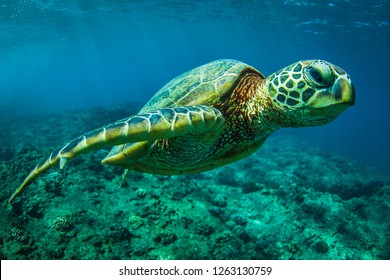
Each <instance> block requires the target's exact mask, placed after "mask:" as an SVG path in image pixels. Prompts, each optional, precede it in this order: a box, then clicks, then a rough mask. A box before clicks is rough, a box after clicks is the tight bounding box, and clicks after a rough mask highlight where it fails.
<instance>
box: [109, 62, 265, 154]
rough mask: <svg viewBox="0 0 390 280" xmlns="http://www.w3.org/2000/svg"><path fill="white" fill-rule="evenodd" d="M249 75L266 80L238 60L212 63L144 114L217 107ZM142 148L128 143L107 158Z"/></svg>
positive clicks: (176, 83)
mask: <svg viewBox="0 0 390 280" xmlns="http://www.w3.org/2000/svg"><path fill="white" fill-rule="evenodd" d="M247 72H252V73H256V74H258V75H259V76H260V77H262V78H264V76H263V75H262V74H261V73H260V72H259V71H257V70H256V69H254V68H253V67H251V66H249V65H247V64H245V63H242V62H240V61H237V60H232V59H220V60H215V61H212V62H210V63H207V64H205V65H202V66H199V67H197V68H194V69H192V70H189V71H187V72H185V73H183V74H181V75H179V76H177V77H176V78H174V79H173V80H171V81H170V82H168V83H167V84H166V85H165V86H163V87H162V88H161V89H160V90H159V91H158V92H157V93H156V94H155V95H154V96H153V97H152V99H150V100H149V102H148V103H146V104H145V106H144V107H143V108H142V109H141V110H140V113H146V112H150V111H154V110H158V109H161V108H170V107H178V106H191V105H214V104H216V103H218V102H221V101H222V100H224V98H225V97H228V96H229V95H230V94H231V92H232V90H233V89H234V87H235V85H236V84H237V83H238V82H239V80H240V78H241V77H242V75H244V74H245V73H247ZM138 144H139V143H128V144H122V145H118V146H114V147H113V148H112V149H111V151H110V153H109V154H108V156H107V157H111V156H113V155H115V154H117V153H121V152H122V150H123V149H124V148H128V147H132V146H133V147H135V146H137V145H138ZM140 144H141V143H140ZM141 146H142V144H141Z"/></svg>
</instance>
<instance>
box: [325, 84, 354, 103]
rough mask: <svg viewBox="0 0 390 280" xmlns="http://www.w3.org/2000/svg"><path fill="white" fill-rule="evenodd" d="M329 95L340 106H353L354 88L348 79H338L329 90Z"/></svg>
mask: <svg viewBox="0 0 390 280" xmlns="http://www.w3.org/2000/svg"><path fill="white" fill-rule="evenodd" d="M330 91H331V93H332V95H333V96H334V98H335V99H336V101H339V102H340V103H341V104H344V105H347V106H351V105H354V104H355V87H354V86H353V84H352V82H351V81H350V80H349V79H346V78H344V77H341V78H339V79H338V80H337V81H336V82H335V83H334V85H333V87H332V88H331V90H330Z"/></svg>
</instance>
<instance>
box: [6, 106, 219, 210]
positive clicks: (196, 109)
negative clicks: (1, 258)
mask: <svg viewBox="0 0 390 280" xmlns="http://www.w3.org/2000/svg"><path fill="white" fill-rule="evenodd" d="M223 123H224V118H223V116H222V114H221V112H220V111H218V110H217V109H215V108H213V107H209V106H203V105H197V106H183V107H176V108H163V109H160V110H156V111H152V112H149V113H143V114H139V115H135V116H131V117H129V118H127V119H123V120H120V121H117V122H115V123H112V124H109V125H108V126H105V127H102V128H99V129H96V130H93V131H91V132H88V133H85V134H83V135H81V136H80V137H78V138H76V139H74V140H73V141H71V142H70V143H69V144H67V145H66V146H64V147H63V148H61V149H59V150H57V151H55V152H53V153H51V155H50V156H49V158H48V159H47V160H46V161H45V162H43V163H41V164H38V165H37V166H36V167H35V168H34V170H33V171H31V173H30V174H29V175H28V176H27V178H26V179H25V180H24V182H23V183H22V184H21V185H20V187H19V188H18V189H17V190H16V191H15V192H14V194H13V195H12V196H11V198H10V199H9V200H8V202H11V201H12V200H13V199H14V198H15V197H17V196H18V195H19V194H20V193H21V192H22V191H23V189H24V188H25V187H27V186H28V185H30V184H31V183H32V182H33V181H34V180H35V179H36V178H37V177H38V176H39V175H40V174H42V173H44V172H45V171H46V170H48V169H49V168H50V167H52V166H54V165H56V164H58V163H59V164H60V168H63V167H64V165H65V163H66V162H67V161H68V160H69V159H72V158H74V157H76V156H78V155H80V154H83V153H87V152H90V151H94V150H98V149H101V148H103V147H107V146H116V145H120V144H125V143H135V142H141V141H148V142H153V141H155V140H158V139H166V138H172V137H178V136H183V135H187V134H190V133H195V134H196V133H199V134H203V133H207V132H210V131H215V130H219V129H221V128H222V126H223Z"/></svg>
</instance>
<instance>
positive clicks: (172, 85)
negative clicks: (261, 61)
mask: <svg viewBox="0 0 390 280" xmlns="http://www.w3.org/2000/svg"><path fill="white" fill-rule="evenodd" d="M247 71H250V72H255V73H257V74H258V75H260V76H261V77H263V75H262V74H261V73H259V72H258V71H257V70H256V69H254V68H252V67H251V66H249V65H247V64H245V63H242V62H240V61H237V60H232V59H220V60H215V61H213V62H210V63H207V64H205V65H202V66H199V67H197V68H195V69H192V70H189V71H187V72H185V73H183V74H181V75H179V76H178V77H176V78H174V79H173V80H171V81H170V82H168V83H167V84H166V85H165V86H164V87H162V88H161V89H160V90H159V91H158V92H157V93H156V94H155V95H154V96H153V97H152V99H150V100H149V102H148V103H146V105H145V106H144V107H143V108H142V109H141V111H140V113H144V112H148V111H152V110H156V109H160V108H168V107H178V106H191V105H213V104H215V103H217V102H218V101H220V100H221V99H224V98H223V97H224V95H229V94H230V93H231V90H232V89H233V88H234V85H235V84H236V83H237V82H238V80H239V78H240V76H241V75H242V74H243V73H245V72H247ZM263 78H264V77H263Z"/></svg>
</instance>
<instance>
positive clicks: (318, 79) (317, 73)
mask: <svg viewBox="0 0 390 280" xmlns="http://www.w3.org/2000/svg"><path fill="white" fill-rule="evenodd" d="M307 71H308V72H309V74H310V76H311V78H312V79H313V80H314V81H315V82H316V83H318V84H320V85H322V84H323V82H324V79H323V78H322V75H321V72H320V71H319V70H317V69H315V68H314V67H309V68H308V69H307Z"/></svg>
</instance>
